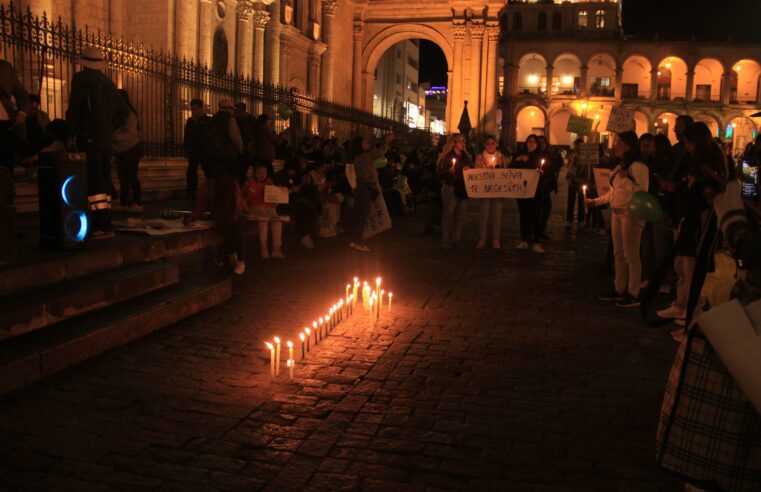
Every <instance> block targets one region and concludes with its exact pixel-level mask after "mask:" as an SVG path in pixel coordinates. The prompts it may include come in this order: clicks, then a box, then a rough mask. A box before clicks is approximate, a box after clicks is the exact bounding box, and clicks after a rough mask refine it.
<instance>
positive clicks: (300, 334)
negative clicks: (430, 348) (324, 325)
mask: <svg viewBox="0 0 761 492" xmlns="http://www.w3.org/2000/svg"><path fill="white" fill-rule="evenodd" d="M389 307H390V306H389ZM308 329H309V328H307V330H308ZM299 338H300V339H301V358H302V359H303V358H304V356H305V355H306V352H305V351H304V339H305V338H306V337H305V336H304V334H303V333H299Z"/></svg>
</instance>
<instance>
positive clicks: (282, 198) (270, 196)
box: [264, 185, 288, 203]
mask: <svg viewBox="0 0 761 492" xmlns="http://www.w3.org/2000/svg"><path fill="white" fill-rule="evenodd" d="M264 203H288V188H282V187H280V186H272V185H265V186H264Z"/></svg>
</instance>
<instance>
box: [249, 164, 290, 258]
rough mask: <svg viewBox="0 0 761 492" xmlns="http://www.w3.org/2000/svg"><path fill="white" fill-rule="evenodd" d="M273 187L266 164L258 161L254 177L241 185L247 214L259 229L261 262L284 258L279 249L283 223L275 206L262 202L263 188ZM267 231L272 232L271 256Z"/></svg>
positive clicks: (281, 242)
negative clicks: (251, 216)
mask: <svg viewBox="0 0 761 492" xmlns="http://www.w3.org/2000/svg"><path fill="white" fill-rule="evenodd" d="M267 186H273V184H272V180H271V179H270V177H269V176H268V172H267V163H266V162H264V161H259V162H257V164H256V168H255V169H254V175H253V177H251V178H248V179H247V180H246V182H245V183H244V184H243V197H244V198H245V200H246V205H247V206H248V210H249V214H250V215H253V216H254V217H255V218H256V225H257V227H258V228H259V249H260V252H261V256H262V259H263V260H267V259H269V258H270V256H271V257H272V258H279V259H280V258H285V255H283V252H282V251H281V247H282V245H283V223H282V222H281V221H280V219H279V218H278V216H277V210H276V206H277V205H276V204H275V203H267V202H265V200H264V194H265V188H266V187H267ZM268 229H271V230H272V254H271V255H270V253H269V248H268V241H267V236H268V234H267V233H268Z"/></svg>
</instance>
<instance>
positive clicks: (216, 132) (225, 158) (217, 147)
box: [202, 99, 244, 178]
mask: <svg viewBox="0 0 761 492" xmlns="http://www.w3.org/2000/svg"><path fill="white" fill-rule="evenodd" d="M234 113H235V106H233V102H232V101H231V100H230V99H220V100H219V111H217V112H216V113H214V115H213V116H212V117H211V119H210V120H209V122H208V123H207V124H206V125H205V126H204V131H203V146H202V148H203V156H204V159H205V161H206V163H207V166H208V167H209V171H210V172H211V168H213V167H221V168H223V169H224V170H225V171H227V173H228V174H229V175H230V176H234V177H236V178H239V171H240V169H239V167H238V162H239V161H238V157H239V156H240V155H241V154H242V153H243V151H244V148H243V139H242V138H241V135H240V130H239V129H238V124H237V123H236V122H235V116H234Z"/></svg>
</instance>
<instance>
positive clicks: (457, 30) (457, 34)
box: [452, 24, 466, 41]
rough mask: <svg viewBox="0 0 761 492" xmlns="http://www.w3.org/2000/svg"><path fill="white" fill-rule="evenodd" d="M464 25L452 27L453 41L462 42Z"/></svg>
mask: <svg viewBox="0 0 761 492" xmlns="http://www.w3.org/2000/svg"><path fill="white" fill-rule="evenodd" d="M465 31H466V28H465V24H453V25H452V35H454V39H455V41H457V40H460V41H462V40H463V39H465Z"/></svg>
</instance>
